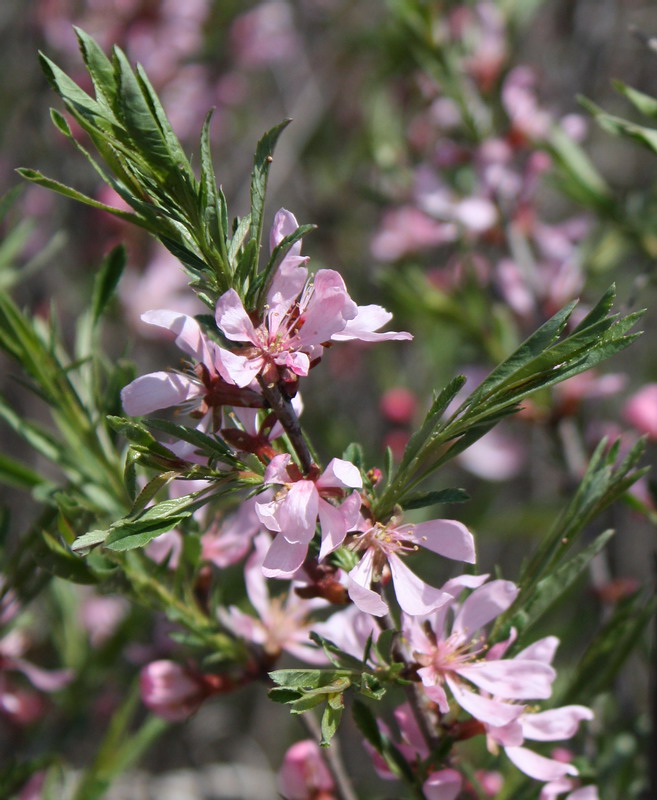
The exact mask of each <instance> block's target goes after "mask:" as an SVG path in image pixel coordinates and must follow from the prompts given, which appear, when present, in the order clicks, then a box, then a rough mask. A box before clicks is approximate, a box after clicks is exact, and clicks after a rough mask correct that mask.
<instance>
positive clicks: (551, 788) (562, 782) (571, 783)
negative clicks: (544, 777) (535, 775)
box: [539, 777, 600, 800]
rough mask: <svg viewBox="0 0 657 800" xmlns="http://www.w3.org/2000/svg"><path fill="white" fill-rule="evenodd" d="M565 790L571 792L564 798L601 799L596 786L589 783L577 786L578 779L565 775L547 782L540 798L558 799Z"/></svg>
mask: <svg viewBox="0 0 657 800" xmlns="http://www.w3.org/2000/svg"><path fill="white" fill-rule="evenodd" d="M571 790H574V791H571ZM565 792H570V794H568V796H567V797H566V798H565V799H564V800H599V798H600V795H599V794H598V789H597V787H596V786H593V785H592V784H589V785H588V786H581V787H580V788H577V781H575V780H573V779H572V778H565V777H564V778H559V779H558V780H555V781H550V783H547V784H546V785H545V786H544V787H543V789H542V791H541V794H540V796H539V800H556V798H557V797H558V796H559V795H562V794H564V793H565Z"/></svg>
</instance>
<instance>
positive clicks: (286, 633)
mask: <svg viewBox="0 0 657 800" xmlns="http://www.w3.org/2000/svg"><path fill="white" fill-rule="evenodd" d="M269 547H270V538H269V536H268V535H267V534H260V535H259V536H258V537H256V539H255V551H254V553H253V555H252V556H251V557H250V558H249V559H248V561H247V563H246V567H245V570H244V580H245V583H246V592H247V595H248V597H249V600H250V601H251V605H252V606H253V608H254V609H255V610H256V612H257V614H258V617H257V618H256V617H252V616H251V615H250V614H245V613H244V612H243V611H241V610H240V609H238V608H237V607H236V606H230V608H229V609H228V610H223V609H220V610H219V618H220V620H221V622H222V623H223V624H224V625H225V626H226V627H227V628H229V629H230V630H231V631H233V632H234V633H236V634H238V635H239V636H241V637H242V638H243V639H245V640H246V641H247V642H251V643H253V644H257V645H259V646H260V647H262V649H263V650H264V652H265V653H266V655H267V656H268V657H269V658H271V659H274V660H275V659H277V658H278V656H279V655H280V654H281V652H282V651H283V650H285V651H287V652H288V653H290V654H291V655H293V656H295V657H296V658H299V659H301V660H302V661H307V662H309V663H311V664H325V663H326V660H327V659H326V656H325V654H324V652H323V651H322V650H319V649H318V648H317V647H315V646H314V644H313V643H312V642H311V640H310V638H309V634H310V631H311V628H312V623H311V622H310V621H309V620H308V615H309V614H310V612H311V611H313V610H314V609H316V608H322V607H324V606H326V602H325V601H324V600H319V599H314V600H304V599H303V598H301V597H299V596H298V595H297V594H296V593H295V592H294V591H290V592H288V593H285V594H279V595H276V596H275V597H271V596H270V594H269V591H268V589H267V582H266V580H265V579H264V576H263V569H262V563H263V561H264V559H265V554H266V553H267V550H268V548H269Z"/></svg>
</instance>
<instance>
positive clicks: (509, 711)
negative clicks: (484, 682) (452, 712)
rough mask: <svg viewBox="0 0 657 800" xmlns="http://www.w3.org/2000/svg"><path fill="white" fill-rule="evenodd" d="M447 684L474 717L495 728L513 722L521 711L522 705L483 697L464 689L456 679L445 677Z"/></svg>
mask: <svg viewBox="0 0 657 800" xmlns="http://www.w3.org/2000/svg"><path fill="white" fill-rule="evenodd" d="M446 681H447V685H448V686H449V688H450V689H451V691H452V694H453V695H454V699H455V700H456V702H457V703H458V704H459V705H460V706H461V708H463V709H465V710H466V711H467V712H468V713H469V714H472V716H473V717H474V718H475V719H478V720H480V721H481V722H486V723H488V724H489V725H493V726H494V727H496V728H501V727H503V726H504V725H508V724H509V723H510V722H513V720H514V719H516V718H517V717H518V716H520V714H522V712H523V711H524V709H525V707H524V706H519V705H514V704H513V703H503V702H502V701H501V700H495V699H494V698H492V697H483V696H482V695H480V694H475V693H474V692H471V691H469V690H468V689H465V688H464V687H463V686H462V685H461V684H460V683H459V682H458V681H455V680H453V679H451V678H449V677H448V678H446Z"/></svg>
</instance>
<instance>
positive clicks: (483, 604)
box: [453, 580, 518, 636]
mask: <svg viewBox="0 0 657 800" xmlns="http://www.w3.org/2000/svg"><path fill="white" fill-rule="evenodd" d="M517 595H518V587H517V586H516V585H515V583H512V582H511V581H501V580H497V581H491V582H490V583H487V584H485V585H484V586H480V587H479V588H478V589H475V590H474V592H473V593H472V594H471V595H470V596H469V597H468V598H467V599H466V600H465V601H464V603H463V605H462V606H461V609H460V611H459V612H458V614H457V615H456V619H455V620H454V627H453V630H454V631H455V632H458V633H463V634H465V635H467V636H473V635H474V634H475V633H476V632H477V631H478V630H479V629H480V628H482V627H483V626H484V625H487V624H488V623H489V622H490V621H491V620H494V619H495V618H496V617H497V616H499V615H500V614H501V613H502V612H503V611H506V609H507V608H509V606H510V605H511V603H513V601H514V600H515V599H516V597H517Z"/></svg>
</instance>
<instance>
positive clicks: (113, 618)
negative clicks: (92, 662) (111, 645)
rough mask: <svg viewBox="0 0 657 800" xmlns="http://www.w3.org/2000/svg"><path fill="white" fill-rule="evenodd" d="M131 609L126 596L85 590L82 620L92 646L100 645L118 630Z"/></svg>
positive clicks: (81, 607) (81, 613) (80, 612)
mask: <svg viewBox="0 0 657 800" xmlns="http://www.w3.org/2000/svg"><path fill="white" fill-rule="evenodd" d="M129 610H130V604H129V603H128V601H127V600H126V599H125V597H118V596H116V595H98V594H95V593H93V592H85V593H84V594H83V595H82V602H81V605H80V610H79V614H80V622H81V623H82V625H83V627H84V628H85V630H86V631H87V633H88V634H89V642H90V644H91V646H92V647H100V646H101V645H102V644H103V643H104V642H106V641H107V640H108V639H109V638H110V637H111V636H112V634H113V633H114V632H115V631H116V629H117V628H118V626H119V625H120V624H121V621H122V620H123V619H124V618H125V617H126V615H127V613H128V611H129Z"/></svg>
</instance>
